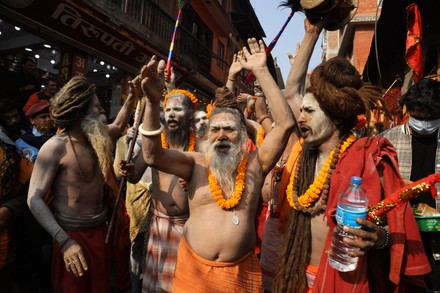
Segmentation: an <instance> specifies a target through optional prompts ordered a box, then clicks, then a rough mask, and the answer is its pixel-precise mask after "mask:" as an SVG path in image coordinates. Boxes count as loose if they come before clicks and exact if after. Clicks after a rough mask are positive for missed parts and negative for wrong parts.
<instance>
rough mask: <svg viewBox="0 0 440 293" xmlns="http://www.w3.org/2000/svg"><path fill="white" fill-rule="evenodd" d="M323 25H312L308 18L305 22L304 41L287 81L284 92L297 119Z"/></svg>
mask: <svg viewBox="0 0 440 293" xmlns="http://www.w3.org/2000/svg"><path fill="white" fill-rule="evenodd" d="M322 25H323V24H322V23H318V24H316V25H313V24H311V23H310V22H309V21H308V20H307V18H306V19H305V20H304V30H305V35H304V39H303V41H302V43H301V46H300V47H299V49H298V51H297V52H296V56H295V58H294V59H293V61H292V62H291V63H292V67H291V68H290V72H289V75H288V77H287V80H286V88H285V90H284V97H285V98H286V99H287V102H288V103H289V106H290V108H291V109H292V111H293V114H294V115H295V117H296V118H298V117H299V109H300V107H301V102H302V97H303V95H304V87H305V83H306V76H307V68H308V66H309V62H310V58H311V57H312V53H313V49H314V48H315V44H316V41H317V40H318V37H319V34H320V33H321V31H322Z"/></svg>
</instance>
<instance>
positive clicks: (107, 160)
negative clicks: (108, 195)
mask: <svg viewBox="0 0 440 293" xmlns="http://www.w3.org/2000/svg"><path fill="white" fill-rule="evenodd" d="M81 129H82V131H83V133H84V135H85V136H86V137H87V140H88V141H89V142H90V144H91V145H92V148H93V150H94V151H95V154H96V156H97V158H98V163H99V167H100V169H101V172H102V176H103V177H104V180H105V181H107V174H108V172H109V170H110V167H111V166H112V154H113V141H112V139H111V138H110V135H109V134H108V132H107V128H106V126H105V125H104V124H103V123H102V122H101V121H100V120H99V116H95V115H87V116H86V117H84V119H83V121H82V122H81Z"/></svg>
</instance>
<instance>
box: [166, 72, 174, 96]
mask: <svg viewBox="0 0 440 293" xmlns="http://www.w3.org/2000/svg"><path fill="white" fill-rule="evenodd" d="M167 74H168V72H167V70H166V68H165V76H167ZM165 86H166V88H167V92H171V91H172V90H173V89H175V88H176V73H175V72H174V67H171V74H170V80H169V81H167V80H166V79H165Z"/></svg>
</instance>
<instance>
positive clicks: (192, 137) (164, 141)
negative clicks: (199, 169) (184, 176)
mask: <svg viewBox="0 0 440 293" xmlns="http://www.w3.org/2000/svg"><path fill="white" fill-rule="evenodd" d="M160 138H161V141H162V148H164V149H168V148H169V147H170V146H169V145H168V143H167V137H166V135H165V132H162V133H161V135H160ZM195 150H196V134H195V133H194V131H192V130H191V131H190V132H189V143H188V152H194V151H195Z"/></svg>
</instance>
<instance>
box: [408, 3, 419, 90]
mask: <svg viewBox="0 0 440 293" xmlns="http://www.w3.org/2000/svg"><path fill="white" fill-rule="evenodd" d="M406 17H407V28H408V32H407V35H406V52H405V58H406V62H407V63H408V65H409V66H410V67H411V68H412V69H413V72H414V74H413V76H414V82H416V83H417V82H419V81H420V78H421V77H422V76H423V55H422V44H421V41H422V18H421V16H420V10H419V7H418V6H417V4H416V3H412V4H410V5H408V6H407V7H406Z"/></svg>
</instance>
